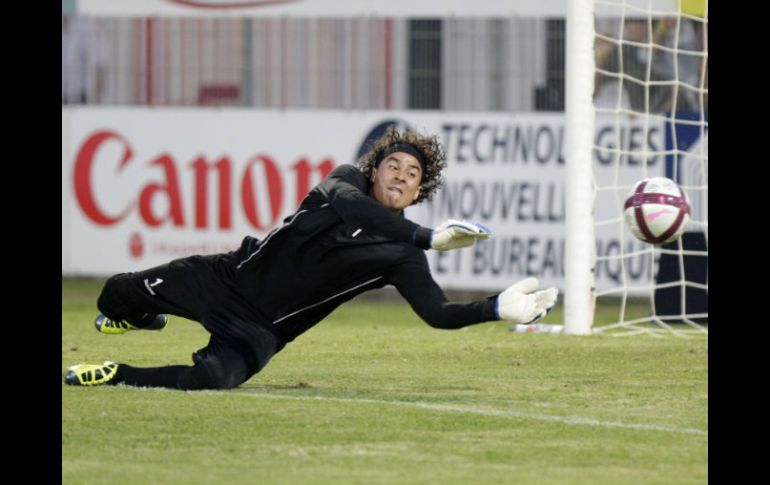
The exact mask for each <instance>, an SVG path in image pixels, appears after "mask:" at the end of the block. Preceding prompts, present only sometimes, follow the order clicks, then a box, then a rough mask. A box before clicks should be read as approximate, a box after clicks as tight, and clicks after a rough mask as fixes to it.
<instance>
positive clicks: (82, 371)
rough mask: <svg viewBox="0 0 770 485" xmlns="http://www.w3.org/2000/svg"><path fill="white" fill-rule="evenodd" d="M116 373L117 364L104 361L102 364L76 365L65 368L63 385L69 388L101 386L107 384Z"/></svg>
mask: <svg viewBox="0 0 770 485" xmlns="http://www.w3.org/2000/svg"><path fill="white" fill-rule="evenodd" d="M117 373H118V364H116V363H115V362H110V361H108V360H106V361H104V363H103V364H101V365H100V364H76V365H73V366H70V367H68V368H67V374H66V375H65V376H64V383H65V384H69V385H70V386H101V385H102V384H107V383H108V382H110V381H111V380H112V379H114V378H115V375H116V374H117Z"/></svg>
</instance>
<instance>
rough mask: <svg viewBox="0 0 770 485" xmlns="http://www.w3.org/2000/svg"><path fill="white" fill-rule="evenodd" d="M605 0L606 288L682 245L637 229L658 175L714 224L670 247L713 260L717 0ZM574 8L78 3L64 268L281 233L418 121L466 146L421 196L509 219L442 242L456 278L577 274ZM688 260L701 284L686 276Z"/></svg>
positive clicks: (601, 215) (108, 266) (642, 277)
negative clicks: (630, 218) (302, 205)
mask: <svg viewBox="0 0 770 485" xmlns="http://www.w3.org/2000/svg"><path fill="white" fill-rule="evenodd" d="M595 7H596V17H595V22H594V39H593V43H594V51H595V65H594V66H586V73H585V74H583V75H584V76H590V77H591V78H592V79H593V85H594V106H595V111H596V123H595V125H596V126H595V132H596V137H595V140H594V172H595V173H594V180H595V184H594V190H595V192H596V195H595V197H596V206H595V217H596V219H597V221H599V224H598V226H597V227H596V229H595V230H596V237H597V263H596V271H595V277H596V283H597V284H596V288H597V290H598V291H599V292H602V291H607V292H610V293H613V292H615V290H616V289H618V288H621V289H622V291H623V294H624V295H631V296H640V295H641V296H648V295H650V285H651V284H654V283H655V281H656V279H657V278H658V277H659V273H660V271H659V270H658V266H659V264H660V259H661V258H662V257H663V256H665V255H666V252H665V250H664V251H663V252H660V251H656V250H654V249H653V248H651V247H649V246H648V245H644V244H643V243H641V242H639V241H637V240H635V239H634V238H633V237H632V236H631V235H630V233H629V232H628V231H627V230H626V229H625V228H624V226H623V224H622V214H621V211H622V196H621V195H620V194H625V193H626V192H627V190H628V189H629V188H630V187H633V184H634V183H635V182H636V181H638V180H640V179H641V178H644V177H648V176H655V175H663V176H668V177H670V178H674V179H675V180H677V181H678V182H679V183H680V184H681V185H682V186H683V187H685V188H686V190H687V192H688V194H689V196H690V199H691V202H692V205H693V214H691V216H692V217H691V219H692V220H691V223H690V226H688V232H689V233H694V234H696V235H697V237H696V239H697V241H695V242H693V243H692V244H695V247H694V248H693V247H685V246H682V245H678V246H676V248H674V249H672V251H674V250H675V251H678V252H679V253H678V254H679V256H678V259H677V260H676V261H675V263H676V265H677V266H678V265H679V261H680V259H681V258H683V257H684V255H686V254H688V253H687V251H688V250H694V251H696V252H697V253H696V254H695V256H696V257H699V258H700V259H698V261H699V262H698V263H696V266H698V265H702V264H701V263H702V262H704V261H707V254H708V251H707V248H706V242H705V241H707V227H708V225H707V222H708V211H707V194H708V192H707V187H708V185H707V175H708V163H707V162H708V145H707V140H708V139H707V129H708V75H707V73H708V69H707V59H708V57H707V53H708V47H707V46H708V15H707V2H705V1H703V0H692V1H688V0H655V1H654V2H652V3H650V2H647V1H646V0H645V1H641V0H626V1H620V0H606V1H599V0H597V2H595ZM565 27H566V0H542V1H539V2H496V1H492V0H477V1H474V2H462V1H447V2H442V1H439V0H435V1H424V2H409V1H403V0H393V1H391V2H388V5H380V4H379V3H378V2H372V1H360V2H346V1H343V0H315V1H313V0H271V1H229V2H218V1H215V0H211V1H187V0H137V1H134V2H129V1H106V0H63V1H62V162H63V163H62V274H63V275H65V276H107V275H109V274H111V273H115V272H119V271H126V270H138V269H143V268H146V267H149V266H152V265H155V264H161V263H164V262H167V261H168V260H170V259H172V258H174V257H181V256H187V255H190V254H197V253H210V252H219V251H224V250H229V249H232V248H235V247H237V245H238V244H239V242H240V239H241V238H242V237H243V236H244V235H246V234H251V235H255V236H257V237H263V236H265V235H266V234H267V233H269V231H270V230H272V229H273V228H274V227H276V226H277V225H279V224H280V221H281V220H282V219H283V218H284V217H286V216H287V215H289V214H291V213H292V212H293V211H294V209H295V208H296V206H297V205H298V204H299V202H300V201H301V200H302V197H304V195H305V194H306V193H307V191H308V190H309V189H310V188H311V187H312V186H313V185H315V184H316V183H317V182H318V181H320V180H321V179H322V178H323V176H325V174H327V173H328V172H329V171H330V170H331V168H333V167H334V166H336V165H338V164H340V163H353V162H355V159H356V157H357V156H358V155H359V154H360V153H361V151H362V150H363V149H364V148H365V146H366V144H367V143H368V142H369V141H371V140H372V139H373V138H374V137H376V136H378V135H379V134H381V133H382V132H384V130H385V128H386V127H387V126H398V127H402V128H403V127H409V128H411V129H417V130H422V131H429V132H433V133H439V134H440V135H441V137H442V141H443V142H444V143H445V146H446V149H447V154H448V161H449V170H448V171H447V181H448V182H447V185H446V186H445V188H444V190H443V191H442V192H441V193H440V194H438V195H437V196H436V197H435V198H434V199H433V200H432V201H430V202H428V203H426V204H423V205H421V206H419V207H414V208H410V209H408V211H407V215H408V216H409V217H410V218H412V219H414V220H415V221H417V222H419V223H421V224H425V225H431V224H437V223H438V222H440V221H441V220H443V219H445V218H463V219H471V220H476V221H478V222H482V223H485V224H487V225H489V226H490V227H492V228H493V230H495V232H496V237H495V238H493V241H494V242H490V243H489V244H484V245H479V246H478V247H477V248H476V249H468V250H463V251H461V252H458V254H457V255H451V256H446V255H430V263H431V266H432V268H433V271H434V274H435V276H436V279H437V281H439V283H441V284H442V285H443V286H445V287H446V288H448V289H453V290H477V291H493V290H497V289H499V288H501V287H505V286H508V285H509V284H511V283H512V282H513V281H515V280H517V279H520V278H522V277H526V276H537V277H539V278H540V279H541V281H542V282H543V284H553V285H556V286H558V287H560V288H562V289H563V287H564V241H565V234H564V206H565V205H566V204H567V201H565V199H564V164H565V161H568V160H569V155H570V154H568V153H565V150H564V132H565V120H564V111H565V81H566V80H565V78H566V74H565V71H566V62H565V59H566V54H565V52H566V46H565V38H566V35H565V34H566V32H565ZM567 129H568V127H567ZM601 221H605V222H604V223H602V222H601ZM687 239H688V240H690V239H693V237H692V236H688V237H687ZM688 244H690V242H688ZM683 251H684V252H683ZM664 259H665V258H664ZM688 264H689V263H688ZM704 264H705V263H704ZM692 278H695V277H692ZM692 278H691V279H692ZM697 278H699V281H700V279H703V278H700V276H698V277H697ZM674 279H676V280H677V281H681V282H682V288H684V286H686V285H687V283H686V281H687V279H688V275H686V274H682V275H679V276H677V277H676V278H674ZM702 283H703V284H707V280H706V281H704V282H702ZM698 284H701V282H699V283H698ZM699 290H703V288H702V287H699ZM682 291H683V290H682ZM706 291H707V286H706ZM613 294H614V293H613ZM679 310H680V311H682V312H683V311H684V308H683V307H681V308H680V309H679ZM653 311H654V310H653ZM696 313H701V312H700V310H699V311H698V312H696ZM621 320H622V317H621Z"/></svg>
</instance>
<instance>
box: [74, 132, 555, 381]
mask: <svg viewBox="0 0 770 485" xmlns="http://www.w3.org/2000/svg"><path fill="white" fill-rule="evenodd" d="M358 165H359V166H358V167H355V166H353V165H341V166H339V167H337V168H335V169H334V170H333V171H332V172H331V173H330V174H329V176H328V177H327V178H326V179H325V180H324V181H323V182H321V183H320V184H319V185H317V186H316V187H314V188H313V189H312V190H311V191H310V193H309V194H308V195H307V197H305V199H304V200H303V201H302V203H301V204H300V206H299V208H298V209H297V211H296V212H295V213H294V214H292V215H291V216H289V217H287V218H286V219H285V220H284V221H283V224H282V225H281V226H280V227H278V228H276V229H274V230H273V231H272V232H271V233H270V234H268V235H267V236H266V237H265V238H264V239H262V240H258V239H255V238H253V237H249V236H246V237H245V238H244V239H243V242H242V244H241V246H240V248H239V249H237V250H235V251H232V252H229V253H224V254H216V255H207V256H191V257H187V258H182V259H177V260H174V261H171V262H170V263H168V264H165V265H161V266H158V267H155V268H151V269H148V270H145V271H141V272H136V273H121V274H117V275H115V276H113V277H111V278H110V279H108V280H107V282H106V283H105V285H104V288H103V290H102V292H101V294H100V296H99V299H98V301H97V306H98V308H99V311H100V312H101V313H100V314H99V315H98V316H97V318H96V321H95V325H96V328H97V330H99V331H100V332H102V333H107V334H122V333H125V332H127V331H130V330H141V329H145V330H159V329H162V328H163V327H164V326H165V325H166V323H167V321H168V316H167V315H169V314H170V315H177V316H181V317H184V318H187V319H190V320H195V321H197V322H200V323H201V324H202V325H203V327H204V328H205V329H206V330H207V331H208V332H209V333H210V334H211V337H210V339H209V343H208V345H207V346H206V347H204V348H202V349H200V350H198V351H196V352H194V353H193V354H192V361H193V365H169V366H162V367H149V368H147V367H145V368H140V367H135V366H132V365H129V364H125V363H115V362H111V361H106V362H104V363H103V364H78V365H74V366H72V367H70V368H69V369H68V370H67V373H66V375H65V379H64V380H65V383H66V384H70V385H77V386H96V385H105V384H106V385H114V384H125V385H129V386H138V387H166V388H172V389H182V390H197V389H230V388H233V387H236V386H238V385H240V384H241V383H243V382H245V381H246V380H248V379H249V378H250V377H251V376H253V375H254V374H256V373H258V372H259V371H260V370H261V369H262V368H264V367H265V365H267V363H268V362H269V361H270V359H271V358H272V357H273V356H274V355H275V354H276V353H277V352H280V351H281V349H283V348H284V346H285V345H286V344H287V343H289V342H291V341H292V340H294V339H295V338H297V337H298V336H299V335H301V334H302V333H304V332H306V331H307V330H309V329H310V328H312V327H313V326H314V325H316V324H317V323H319V322H320V321H321V320H323V319H324V317H326V316H327V315H328V314H329V313H331V312H332V311H333V310H334V309H335V308H337V307H338V306H339V305H341V304H342V303H344V302H346V301H348V300H350V299H352V298H353V297H354V296H356V295H358V294H360V293H363V292H365V291H368V290H372V289H375V288H381V287H383V286H385V285H393V286H395V287H396V289H397V290H398V291H399V293H400V294H401V295H402V296H403V297H404V298H405V299H406V301H407V302H409V304H410V305H411V307H412V309H414V311H415V312H416V313H417V315H419V316H420V317H421V318H422V319H423V320H424V321H425V322H427V323H428V324H429V325H431V326H432V327H435V328H442V329H457V328H462V327H466V326H468V325H473V324H478V323H482V322H489V321H496V320H510V321H513V322H516V323H531V322H533V321H536V320H538V319H540V318H542V317H543V316H544V315H545V314H546V313H547V312H548V311H549V310H550V309H551V308H553V306H554V305H555V303H556V299H557V296H558V290H556V288H549V289H546V290H539V291H538V288H537V287H538V283H537V280H536V279H535V278H527V279H525V280H523V281H521V282H519V283H517V284H515V285H513V286H511V287H510V288H508V289H506V290H505V291H503V292H502V293H500V294H498V295H494V296H492V297H489V298H487V299H485V300H480V301H474V302H469V303H458V302H449V301H448V300H447V298H446V296H445V295H444V292H443V291H442V290H441V288H440V287H439V286H438V284H437V283H436V282H435V281H434V280H433V278H432V276H431V274H430V269H429V267H428V260H427V258H426V256H425V250H428V249H434V250H438V251H446V250H451V249H456V248H461V247H467V246H471V245H473V244H474V242H475V241H476V240H477V239H486V238H489V237H490V236H491V234H490V233H489V231H488V230H487V229H486V228H484V227H482V226H480V225H476V224H471V223H468V222H463V221H454V220H449V221H446V222H445V223H443V224H441V225H440V226H438V227H437V228H435V229H430V228H426V227H422V226H420V225H418V224H416V223H414V222H412V221H410V220H408V219H406V218H405V217H404V214H403V210H404V209H405V208H406V207H408V206H410V205H412V204H417V203H419V202H422V201H424V200H427V199H429V198H430V197H431V196H432V195H433V194H434V193H435V191H436V190H437V189H438V188H439V187H440V186H441V185H442V183H443V177H442V172H443V170H444V169H445V168H446V157H445V154H444V152H443V149H442V147H441V145H440V144H439V142H438V138H437V137H436V136H431V135H422V134H418V133H414V132H408V131H407V132H397V131H394V130H389V131H388V132H387V133H386V134H385V135H384V136H383V137H382V138H380V139H379V140H377V141H376V142H375V143H374V144H373V146H372V147H371V149H370V150H369V151H368V152H367V153H366V154H365V155H364V156H363V157H361V159H360V160H359V162H358Z"/></svg>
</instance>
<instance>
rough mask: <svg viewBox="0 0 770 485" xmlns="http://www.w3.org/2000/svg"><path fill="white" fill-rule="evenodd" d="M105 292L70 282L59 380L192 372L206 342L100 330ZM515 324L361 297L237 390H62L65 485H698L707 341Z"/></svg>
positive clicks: (178, 331)
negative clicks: (519, 329) (110, 365)
mask: <svg viewBox="0 0 770 485" xmlns="http://www.w3.org/2000/svg"><path fill="white" fill-rule="evenodd" d="M100 286H101V282H99V281H91V280H63V281H62V376H63V375H64V371H65V368H66V367H67V366H68V365H71V364H74V363H78V362H89V363H97V362H101V361H102V360H105V359H112V360H116V361H118V362H121V361H124V362H129V363H132V364H135V365H140V366H156V365H165V364H171V363H175V364H176V363H190V354H191V352H192V351H193V350H196V349H198V348H200V347H203V346H204V345H205V344H206V342H207V340H208V334H207V333H206V332H205V331H204V330H203V329H202V328H201V327H200V326H199V325H198V324H196V323H194V322H189V321H186V320H183V319H181V318H174V317H172V319H171V321H170V322H169V325H168V326H167V327H166V329H164V330H163V331H161V332H150V331H146V332H129V333H127V334H126V335H122V336H109V335H102V334H99V333H98V332H96V331H95V330H94V328H93V324H92V322H93V318H94V316H95V314H96V309H95V299H96V296H97V295H98V291H99V289H100ZM558 311H559V308H557V310H556V312H555V313H554V314H553V315H549V317H548V318H547V320H546V321H551V322H559V321H561V320H562V316H561V315H559V313H558ZM614 317H616V315H614V314H612V315H607V318H614ZM598 318H602V314H601V311H600V312H599V314H598ZM508 327H509V325H508V324H505V323H503V322H499V323H488V324H482V325H478V326H474V327H470V328H467V329H464V330H458V331H442V330H436V329H432V328H430V327H428V326H427V325H425V324H424V323H422V322H421V321H420V320H419V318H418V317H416V315H414V313H413V312H412V311H411V310H410V309H409V307H408V306H407V305H406V304H393V303H390V304H389V303H376V304H374V303H367V302H364V301H361V300H358V301H354V302H351V303H349V304H348V305H346V306H343V307H341V308H340V309H338V310H337V311H336V312H335V313H333V314H332V315H331V316H330V317H329V318H328V319H327V320H326V321H325V322H323V323H321V324H320V325H319V326H317V327H315V328H313V329H312V330H310V331H309V332H308V333H306V334H305V335H303V336H301V337H300V338H299V339H297V340H296V341H295V342H294V343H292V344H289V345H288V346H287V347H286V349H284V350H283V351H282V352H281V353H280V354H278V355H277V356H276V357H274V359H273V361H272V362H271V363H270V364H269V365H268V366H267V367H266V368H265V369H264V370H263V371H262V372H261V373H260V374H258V375H256V376H254V377H253V378H252V379H250V380H249V381H247V382H246V383H245V384H243V385H242V386H241V387H239V388H238V389H235V390H231V391H223V392H180V391H166V390H149V389H134V388H128V387H124V386H117V387H110V386H106V387H99V388H76V387H70V386H65V385H64V384H62V483H63V484H125V483H143V484H155V483H157V484H188V485H195V484H211V483H223V484H224V483H227V484H252V483H280V484H295V483H296V484H306V483H313V484H325V483H330V484H331V483H334V484H345V483H367V484H392V483H404V484H428V483H441V484H471V483H472V484H494V483H501V484H502V483H512V484H513V483H515V484H542V485H548V484H598V485H601V484H613V485H618V484H638V483H645V484H688V483H705V482H706V481H707V480H708V469H707V455H708V431H707V430H708V420H707V418H708V416H707V414H708V385H707V378H708V358H707V353H708V339H707V338H705V337H695V338H689V339H680V338H674V337H669V338H652V337H645V336H640V337H629V338H617V337H607V336H592V337H570V336H553V335H542V334H516V333H512V332H510V331H509V330H508Z"/></svg>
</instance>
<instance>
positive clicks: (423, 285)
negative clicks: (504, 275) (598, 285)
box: [394, 254, 559, 329]
mask: <svg viewBox="0 0 770 485" xmlns="http://www.w3.org/2000/svg"><path fill="white" fill-rule="evenodd" d="M420 256H421V260H420V261H417V260H415V261H411V262H409V263H406V264H404V265H402V266H401V267H400V268H399V270H398V272H397V274H396V276H395V281H394V284H395V286H396V288H397V289H398V291H399V293H401V295H402V296H403V297H404V298H405V299H406V300H407V301H408V302H409V305H411V307H412V309H413V310H414V311H415V312H416V313H417V315H419V316H420V318H422V319H423V320H425V322H427V323H428V325H430V326H432V327H435V328H445V329H455V328H462V327H467V326H469V325H473V324H476V323H482V322H489V321H493V320H509V321H513V322H516V323H524V324H529V323H534V322H536V321H538V320H540V319H541V318H543V317H544V316H545V315H546V314H547V313H548V312H549V311H551V309H553V307H554V306H555V305H556V300H557V298H558V295H559V291H558V290H557V289H556V288H548V289H545V290H538V289H537V288H538V281H537V279H536V278H532V277H530V278H526V279H524V280H522V281H520V282H518V283H516V284H515V285H512V286H510V287H508V288H507V289H506V290H505V291H503V292H501V293H499V294H497V295H493V296H490V297H489V298H487V299H485V300H479V301H474V302H470V303H452V302H449V301H448V300H447V298H446V295H444V292H443V290H442V289H441V287H439V286H438V284H437V283H436V281H435V280H434V279H433V277H432V276H431V274H430V270H429V269H428V262H427V259H426V258H425V255H424V254H420Z"/></svg>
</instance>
